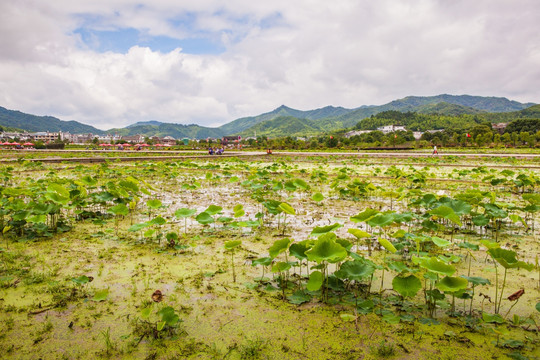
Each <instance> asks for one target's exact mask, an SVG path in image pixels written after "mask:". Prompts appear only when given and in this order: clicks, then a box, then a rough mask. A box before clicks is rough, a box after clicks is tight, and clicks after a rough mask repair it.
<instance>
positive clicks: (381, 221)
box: [366, 213, 394, 227]
mask: <svg viewBox="0 0 540 360" xmlns="http://www.w3.org/2000/svg"><path fill="white" fill-rule="evenodd" d="M393 222H394V216H393V214H391V213H390V214H377V215H375V216H373V217H372V218H371V219H369V220H368V221H366V223H367V224H368V225H369V226H371V227H376V226H380V227H385V226H388V225H390V224H392V223H393Z"/></svg>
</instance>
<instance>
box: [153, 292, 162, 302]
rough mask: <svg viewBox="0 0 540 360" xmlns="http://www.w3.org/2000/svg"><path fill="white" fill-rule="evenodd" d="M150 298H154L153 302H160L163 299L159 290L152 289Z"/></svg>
mask: <svg viewBox="0 0 540 360" xmlns="http://www.w3.org/2000/svg"><path fill="white" fill-rule="evenodd" d="M152 300H154V302H161V301H162V300H163V294H162V293H161V291H160V290H156V291H154V293H153V294H152Z"/></svg>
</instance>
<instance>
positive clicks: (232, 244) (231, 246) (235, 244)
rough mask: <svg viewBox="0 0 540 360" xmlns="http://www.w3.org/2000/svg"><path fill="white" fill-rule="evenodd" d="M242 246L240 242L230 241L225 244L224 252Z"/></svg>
mask: <svg viewBox="0 0 540 360" xmlns="http://www.w3.org/2000/svg"><path fill="white" fill-rule="evenodd" d="M240 244H242V240H231V241H227V242H226V243H225V245H224V246H225V250H232V249H234V248H236V247H238V246H240Z"/></svg>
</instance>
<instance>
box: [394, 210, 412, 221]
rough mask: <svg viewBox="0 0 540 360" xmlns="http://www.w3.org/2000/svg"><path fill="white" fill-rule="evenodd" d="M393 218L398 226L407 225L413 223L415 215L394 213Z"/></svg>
mask: <svg viewBox="0 0 540 360" xmlns="http://www.w3.org/2000/svg"><path fill="white" fill-rule="evenodd" d="M392 216H393V217H394V222H395V223H397V224H402V223H407V222H409V221H411V220H412V219H413V217H414V215H413V214H412V213H408V212H406V213H401V214H399V213H394V214H392Z"/></svg>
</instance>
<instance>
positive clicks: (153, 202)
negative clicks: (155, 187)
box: [146, 199, 161, 209]
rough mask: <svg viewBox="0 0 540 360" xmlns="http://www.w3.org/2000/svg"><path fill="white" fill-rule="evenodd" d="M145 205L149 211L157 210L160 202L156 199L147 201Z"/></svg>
mask: <svg viewBox="0 0 540 360" xmlns="http://www.w3.org/2000/svg"><path fill="white" fill-rule="evenodd" d="M146 205H147V206H148V207H149V208H151V209H158V208H159V207H161V201H160V200H158V199H152V200H148V201H147V202H146Z"/></svg>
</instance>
